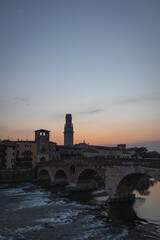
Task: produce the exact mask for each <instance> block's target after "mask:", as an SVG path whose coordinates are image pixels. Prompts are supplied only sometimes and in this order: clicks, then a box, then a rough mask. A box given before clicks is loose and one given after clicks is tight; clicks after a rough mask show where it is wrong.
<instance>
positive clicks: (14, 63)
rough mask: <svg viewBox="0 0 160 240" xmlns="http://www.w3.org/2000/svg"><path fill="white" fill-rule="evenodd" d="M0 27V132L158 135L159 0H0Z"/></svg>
mask: <svg viewBox="0 0 160 240" xmlns="http://www.w3.org/2000/svg"><path fill="white" fill-rule="evenodd" d="M0 35H1V37H0V138H1V139H6V138H10V139H13V140H17V138H19V139H24V140H26V139H29V140H33V139H34V132H33V131H34V130H37V129H39V128H44V129H47V130H50V131H51V140H52V141H55V142H57V143H58V144H63V130H64V121H65V114H66V113H71V114H72V118H73V124H74V131H75V138H74V143H79V142H82V141H83V140H86V142H89V143H90V144H117V143H130V142H141V141H143V142H144V141H158V140H160V1H159V0H56V1H55V0H19V1H17V0H1V1H0ZM157 150H158V149H157Z"/></svg>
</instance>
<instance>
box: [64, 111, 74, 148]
mask: <svg viewBox="0 0 160 240" xmlns="http://www.w3.org/2000/svg"><path fill="white" fill-rule="evenodd" d="M73 134H74V132H73V124H72V115H71V114H66V122H65V125H64V145H65V146H73Z"/></svg>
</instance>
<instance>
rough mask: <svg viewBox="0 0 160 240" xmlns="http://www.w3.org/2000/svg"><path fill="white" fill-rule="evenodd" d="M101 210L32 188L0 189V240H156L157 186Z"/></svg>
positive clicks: (159, 234) (159, 235)
mask: <svg viewBox="0 0 160 240" xmlns="http://www.w3.org/2000/svg"><path fill="white" fill-rule="evenodd" d="M150 192H151V194H150V195H149V196H146V197H144V196H140V195H138V194H137V197H136V200H135V202H134V203H133V204H119V205H118V206H115V205H113V206H108V207H107V208H104V207H102V206H100V205H95V204H94V203H93V201H92V200H85V201H84V200H83V201H82V200H79V201H75V200H71V199H70V197H68V196H65V194H64V193H62V192H58V193H55V192H53V190H51V189H44V188H42V187H40V186H37V185H34V184H31V183H23V184H22V183H21V184H4V185H0V240H25V239H26V240H87V239H88V240H92V239H94V240H103V239H104V240H106V239H110V240H111V239H115V240H118V239H123V240H125V239H127V240H129V239H131V240H132V239H136V240H139V239H140V240H141V239H144V240H146V239H152V240H153V239H160V183H159V182H158V183H156V184H155V185H154V186H153V187H151V188H150Z"/></svg>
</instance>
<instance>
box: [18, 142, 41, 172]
mask: <svg viewBox="0 0 160 240" xmlns="http://www.w3.org/2000/svg"><path fill="white" fill-rule="evenodd" d="M16 146H17V156H16V168H33V167H34V166H36V164H37V154H38V152H37V149H38V146H37V143H36V142H34V141H17V142H16Z"/></svg>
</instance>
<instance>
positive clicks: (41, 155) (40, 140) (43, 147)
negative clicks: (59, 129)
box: [35, 129, 50, 162]
mask: <svg viewBox="0 0 160 240" xmlns="http://www.w3.org/2000/svg"><path fill="white" fill-rule="evenodd" d="M49 135H50V131H48V130H45V129H39V130H36V131H35V142H36V143H37V150H38V154H37V162H46V161H49Z"/></svg>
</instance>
